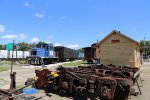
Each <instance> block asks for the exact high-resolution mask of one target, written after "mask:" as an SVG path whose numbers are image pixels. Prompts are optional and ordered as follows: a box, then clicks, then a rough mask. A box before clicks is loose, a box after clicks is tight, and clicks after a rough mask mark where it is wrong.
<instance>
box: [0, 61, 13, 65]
mask: <svg viewBox="0 0 150 100" xmlns="http://www.w3.org/2000/svg"><path fill="white" fill-rule="evenodd" d="M3 64H9V65H10V64H11V61H0V65H3Z"/></svg>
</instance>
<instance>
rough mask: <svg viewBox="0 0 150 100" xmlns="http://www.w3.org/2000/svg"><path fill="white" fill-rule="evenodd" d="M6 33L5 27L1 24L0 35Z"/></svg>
mask: <svg viewBox="0 0 150 100" xmlns="http://www.w3.org/2000/svg"><path fill="white" fill-rule="evenodd" d="M4 31H5V27H4V25H1V24H0V33H2V32H4Z"/></svg>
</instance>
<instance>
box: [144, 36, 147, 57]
mask: <svg viewBox="0 0 150 100" xmlns="http://www.w3.org/2000/svg"><path fill="white" fill-rule="evenodd" d="M146 55H147V51H146V38H145V37H144V56H146Z"/></svg>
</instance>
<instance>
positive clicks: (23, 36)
mask: <svg viewBox="0 0 150 100" xmlns="http://www.w3.org/2000/svg"><path fill="white" fill-rule="evenodd" d="M26 37H27V35H25V34H19V36H18V38H19V39H25V38H26Z"/></svg>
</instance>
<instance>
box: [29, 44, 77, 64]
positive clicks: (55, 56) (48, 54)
mask: <svg viewBox="0 0 150 100" xmlns="http://www.w3.org/2000/svg"><path fill="white" fill-rule="evenodd" d="M75 59H78V51H77V50H74V49H71V48H67V47H64V46H56V47H54V45H53V44H52V43H50V44H47V43H39V44H37V45H36V47H35V48H32V49H31V51H30V56H28V57H27V62H28V63H29V64H36V65H40V64H48V63H56V62H61V61H66V60H70V61H72V60H75Z"/></svg>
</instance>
